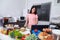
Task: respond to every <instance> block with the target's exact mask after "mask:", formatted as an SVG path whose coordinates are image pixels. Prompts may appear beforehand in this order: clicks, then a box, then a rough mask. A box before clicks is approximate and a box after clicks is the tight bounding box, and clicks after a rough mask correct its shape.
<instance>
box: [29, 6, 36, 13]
mask: <svg viewBox="0 0 60 40" xmlns="http://www.w3.org/2000/svg"><path fill="white" fill-rule="evenodd" d="M33 8H35V12H34V14H37V10H36V7H35V6H32V7H31V10H30V14H31V13H32V9H33Z"/></svg>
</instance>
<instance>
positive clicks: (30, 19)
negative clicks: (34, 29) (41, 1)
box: [26, 14, 38, 28]
mask: <svg viewBox="0 0 60 40" xmlns="http://www.w3.org/2000/svg"><path fill="white" fill-rule="evenodd" d="M26 19H27V20H26V21H28V24H27V25H28V27H29V28H31V26H32V25H37V24H38V16H37V15H35V14H28V15H27V17H26Z"/></svg>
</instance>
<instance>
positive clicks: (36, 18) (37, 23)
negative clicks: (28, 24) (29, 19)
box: [36, 15, 38, 24]
mask: <svg viewBox="0 0 60 40" xmlns="http://www.w3.org/2000/svg"><path fill="white" fill-rule="evenodd" d="M36 24H38V16H37V15H36Z"/></svg>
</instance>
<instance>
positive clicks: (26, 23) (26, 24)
mask: <svg viewBox="0 0 60 40" xmlns="http://www.w3.org/2000/svg"><path fill="white" fill-rule="evenodd" d="M24 26H25V27H26V26H28V15H27V17H26V22H25V25H24Z"/></svg>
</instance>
